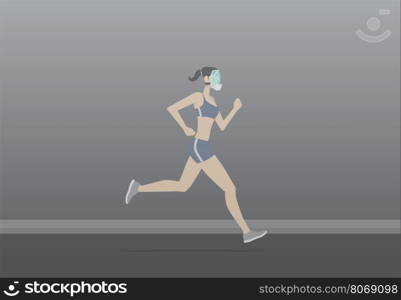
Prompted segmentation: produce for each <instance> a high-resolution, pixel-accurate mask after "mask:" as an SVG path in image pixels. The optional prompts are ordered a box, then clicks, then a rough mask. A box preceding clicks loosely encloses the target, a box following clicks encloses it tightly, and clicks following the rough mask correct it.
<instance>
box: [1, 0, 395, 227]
mask: <svg viewBox="0 0 401 300" xmlns="http://www.w3.org/2000/svg"><path fill="white" fill-rule="evenodd" d="M0 3H1V11H2V12H1V18H2V31H3V32H2V33H3V35H2V37H1V46H0V54H1V55H2V57H1V81H2V87H3V91H2V95H1V96H2V97H1V139H2V140H1V148H0V151H1V152H0V153H1V175H2V177H1V183H2V185H1V210H0V213H1V217H2V218H3V219H23V218H29V219H36V218H38V219H42V218H43V219H59V218H67V219H75V218H76V219H82V218H89V219H92V218H93V219H117V218H121V219H130V218H132V219H158V218H163V219H192V218H199V219H216V218H229V215H228V212H227V210H226V207H225V203H224V199H223V194H222V192H221V191H219V190H218V188H217V187H215V186H214V185H213V184H212V183H211V182H210V181H209V180H208V179H207V178H206V177H205V176H204V175H201V176H200V177H199V180H198V181H197V182H196V183H195V184H194V186H193V187H192V188H191V189H190V190H189V191H188V192H187V193H182V194H180V193H158V194H142V195H139V196H138V197H137V198H136V199H135V203H134V205H132V206H129V207H126V206H124V205H123V197H124V194H125V191H126V188H127V184H128V182H129V180H130V179H131V178H132V177H134V178H137V179H138V180H139V181H140V182H143V183H147V182H150V181H153V180H159V179H165V178H171V179H175V178H178V176H179V175H180V172H181V170H182V167H183V165H184V163H185V160H186V156H187V148H188V144H189V141H190V139H189V138H187V137H185V136H184V134H183V133H182V132H181V131H180V129H179V127H178V126H177V125H176V124H175V123H174V121H173V119H172V118H171V117H170V116H169V115H168V114H167V112H166V110H165V108H166V107H167V106H168V105H170V104H171V103H173V102H174V101H176V100H179V99H180V98H183V97H185V96H186V95H188V94H190V93H192V92H193V91H197V90H200V89H201V83H200V82H197V83H191V82H189V81H188V80H187V76H188V75H192V74H193V72H194V71H195V70H196V69H197V68H199V67H200V66H203V65H210V66H217V67H219V68H221V70H222V74H223V83H224V87H223V90H222V91H221V92H220V93H218V94H217V93H216V94H215V96H216V98H217V102H218V104H219V105H220V107H221V110H222V112H223V114H225V113H227V112H228V111H229V110H230V108H231V105H232V101H233V100H234V99H235V97H237V96H238V97H240V98H241V99H242V101H243V104H244V107H243V110H242V111H240V113H239V114H238V115H237V117H236V118H235V119H234V122H233V123H232V124H230V126H229V127H228V129H227V130H226V131H225V132H223V133H220V132H217V130H216V131H215V132H214V134H213V137H212V143H213V144H214V147H215V149H216V153H217V155H218V156H219V157H220V159H221V161H222V162H223V163H224V164H225V166H226V168H227V170H228V171H229V173H230V174H231V176H232V178H233V180H234V181H235V182H236V184H237V187H238V191H239V193H238V194H239V201H240V204H241V206H242V208H243V211H244V214H245V216H246V217H247V218H252V219H333V218H334V219H343V218H344V219H370V218H372V219H394V218H396V219H398V218H399V217H400V156H399V155H400V87H399V81H400V47H399V45H400V40H399V37H400V32H399V27H400V24H399V20H400V19H399V1H397V0H392V1H388V0H380V1H379V0H375V1H368V0H359V1H356V0H341V1H340V0H337V1H334V0H332V1H328V0H326V1H320V0H313V1H311V0H304V1H299V0H272V1H256V0H248V1H228V0H227V1H218V0H213V1H209V0H203V1H200V0H196V1H188V0H187V1H184V0H181V1H178V0H175V1H162V0H146V1H145V0H143V1H128V0H126V1H121V0H96V1H95V0H92V1H89V0H79V1H77V0H47V1H39V0H37V1H31V0H24V1H22V0H12V1H4V0H3V1H0ZM381 8H390V9H391V10H392V14H391V15H390V16H379V15H378V9H381ZM372 16H378V17H379V18H380V19H381V21H382V22H383V28H382V29H380V30H379V33H380V32H382V30H384V29H387V28H389V29H391V30H392V31H393V35H392V36H391V37H390V38H389V39H388V40H386V41H385V42H383V43H380V44H368V43H365V42H363V41H361V40H359V39H358V38H357V37H356V36H355V34H354V31H355V30H356V29H358V28H362V29H364V30H365V31H367V29H366V28H365V22H366V20H367V19H368V18H369V17H372ZM184 116H185V119H186V120H187V121H188V124H194V117H195V113H194V112H193V110H191V109H188V110H187V111H185V112H184Z"/></svg>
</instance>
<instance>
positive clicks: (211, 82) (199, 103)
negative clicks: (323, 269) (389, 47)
mask: <svg viewBox="0 0 401 300" xmlns="http://www.w3.org/2000/svg"><path fill="white" fill-rule="evenodd" d="M199 77H202V79H203V82H204V89H203V92H195V93H193V94H191V95H189V96H188V97H186V98H184V99H182V100H180V101H178V102H176V103H174V104H172V105H170V106H169V107H168V108H167V111H168V112H169V113H170V114H171V116H172V117H173V118H174V120H175V121H176V122H177V124H178V125H179V126H180V127H181V129H182V130H183V131H184V133H185V135H187V136H194V138H193V140H192V142H191V145H190V148H189V157H188V160H187V162H186V165H185V167H184V170H183V171H182V174H181V178H180V179H179V180H178V181H177V180H161V181H157V182H153V183H148V184H144V185H142V184H140V183H139V182H138V181H136V180H135V179H134V180H132V181H131V182H130V185H129V188H128V191H127V194H126V197H125V203H126V204H129V203H130V202H131V200H132V198H133V197H134V196H135V195H136V194H137V193H149V192H186V191H187V190H188V189H189V188H190V187H191V185H192V184H193V183H194V181H195V179H196V178H197V177H198V175H199V172H200V171H201V170H202V171H203V172H205V174H206V175H207V176H208V177H209V178H210V179H211V180H212V181H213V182H214V183H216V184H217V186H219V187H220V188H221V189H222V190H223V191H224V194H225V201H226V205H227V208H228V210H229V212H230V213H231V215H232V216H233V218H234V220H235V221H236V222H237V224H238V225H239V227H240V228H241V230H242V233H243V240H244V243H249V242H252V241H254V240H256V239H259V238H261V237H263V236H264V235H266V234H267V230H263V231H253V230H250V228H249V227H248V225H247V223H246V222H245V220H244V218H243V216H242V213H241V209H240V207H239V205H238V202H237V195H236V187H235V185H234V183H233V181H232V180H231V178H230V176H229V175H228V173H227V171H226V170H225V168H224V166H223V165H222V163H221V162H220V161H219V159H218V158H217V156H216V155H215V154H214V152H213V149H212V146H211V144H210V143H209V138H210V133H211V130H212V127H213V124H214V123H216V124H217V126H218V127H219V128H220V130H221V131H223V130H225V129H226V127H227V126H228V124H229V123H230V122H231V120H232V119H233V117H234V116H235V114H236V113H237V112H238V111H239V110H240V108H241V107H242V103H241V100H240V99H239V98H237V99H235V100H234V103H233V108H232V110H231V111H230V113H229V114H228V115H227V116H226V117H225V118H223V116H222V115H221V113H220V112H219V108H218V106H217V103H216V100H215V99H214V97H212V96H211V95H210V89H213V90H215V91H220V90H221V88H222V83H221V72H220V70H218V69H217V68H214V67H203V68H201V69H199V70H197V71H196V72H195V74H194V76H193V77H189V78H188V79H189V80H190V81H195V80H197V79H198V78H199ZM188 106H193V107H194V108H195V110H196V111H197V115H198V116H197V121H198V122H197V123H198V126H197V130H196V132H195V131H194V130H193V129H192V128H190V127H188V126H187V125H186V124H185V122H184V120H183V119H182V117H181V115H180V112H179V111H180V110H181V109H183V108H186V107H188Z"/></svg>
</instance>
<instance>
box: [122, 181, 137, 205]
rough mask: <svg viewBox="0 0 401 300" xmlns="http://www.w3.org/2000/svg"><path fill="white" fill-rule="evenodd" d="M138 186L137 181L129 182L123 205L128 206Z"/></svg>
mask: <svg viewBox="0 0 401 300" xmlns="http://www.w3.org/2000/svg"><path fill="white" fill-rule="evenodd" d="M139 186H140V184H139V182H138V181H136V180H135V179H132V180H131V183H130V184H129V188H128V191H127V194H126V195H125V204H129V203H130V202H131V199H132V198H133V197H134V196H135V195H136V194H137V193H138V187H139Z"/></svg>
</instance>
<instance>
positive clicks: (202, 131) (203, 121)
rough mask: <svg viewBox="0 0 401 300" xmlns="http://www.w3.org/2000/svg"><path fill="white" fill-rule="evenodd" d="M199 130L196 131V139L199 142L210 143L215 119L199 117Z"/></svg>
mask: <svg viewBox="0 0 401 300" xmlns="http://www.w3.org/2000/svg"><path fill="white" fill-rule="evenodd" d="M197 119H198V128H197V129H196V134H195V138H196V139H199V140H204V141H208V140H209V138H210V132H211V131H212V126H213V123H214V119H212V118H208V117H198V118H197Z"/></svg>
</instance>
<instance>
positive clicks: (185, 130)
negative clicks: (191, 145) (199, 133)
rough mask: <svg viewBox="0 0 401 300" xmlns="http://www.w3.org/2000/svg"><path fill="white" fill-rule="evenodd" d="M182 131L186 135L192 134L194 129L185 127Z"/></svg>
mask: <svg viewBox="0 0 401 300" xmlns="http://www.w3.org/2000/svg"><path fill="white" fill-rule="evenodd" d="M184 133H185V135H186V136H193V135H195V130H193V129H192V128H191V127H185V128H184Z"/></svg>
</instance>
